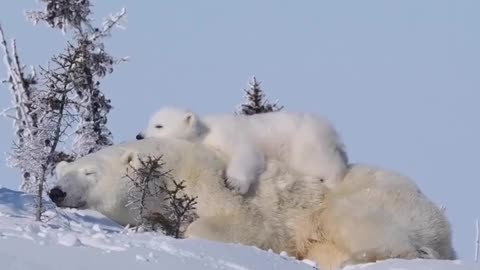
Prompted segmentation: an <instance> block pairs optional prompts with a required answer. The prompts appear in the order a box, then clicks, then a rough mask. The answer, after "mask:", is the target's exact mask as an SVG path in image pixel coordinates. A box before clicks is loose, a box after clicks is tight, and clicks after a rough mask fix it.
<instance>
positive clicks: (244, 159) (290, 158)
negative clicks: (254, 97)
mask: <svg viewBox="0 0 480 270" xmlns="http://www.w3.org/2000/svg"><path fill="white" fill-rule="evenodd" d="M144 137H147V138H148V137H155V138H164V137H167V138H168V137H170V138H172V137H173V138H180V139H186V140H189V141H201V142H202V143H204V144H205V145H208V146H210V147H212V148H213V149H215V150H217V151H220V152H221V153H223V154H225V155H226V157H227V158H229V165H228V169H227V181H228V183H229V184H230V185H231V186H232V187H233V188H235V189H237V190H238V191H239V192H240V193H242V194H245V193H247V192H248V190H249V188H250V187H251V186H252V184H254V183H255V181H257V180H258V177H259V175H260V174H262V172H263V171H264V170H265V164H266V160H270V159H276V160H280V161H283V162H284V163H285V164H289V166H291V167H292V169H294V170H297V171H298V172H299V173H301V174H303V175H307V176H311V177H312V178H311V180H313V181H323V182H324V183H325V184H326V185H327V186H329V187H332V186H334V185H336V184H337V183H338V182H339V181H340V180H341V179H342V178H343V176H344V174H345V172H346V168H347V163H348V160H347V155H346V153H345V151H344V145H343V143H342V141H341V140H340V137H339V135H338V134H337V132H336V130H335V128H334V127H333V126H332V125H331V124H330V123H329V122H328V121H327V120H326V119H322V118H320V117H319V116H316V115H313V114H306V113H293V112H285V111H280V112H270V113H262V114H255V115H250V116H245V115H231V114H225V115H210V116H205V117H199V116H198V115H196V114H195V113H193V112H191V111H190V110H186V109H181V108H175V107H165V108H162V109H161V110H159V111H158V112H156V113H155V114H154V115H153V116H152V117H151V119H150V121H149V124H148V127H147V129H146V130H145V132H144Z"/></svg>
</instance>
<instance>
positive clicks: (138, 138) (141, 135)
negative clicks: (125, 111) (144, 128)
mask: <svg viewBox="0 0 480 270" xmlns="http://www.w3.org/2000/svg"><path fill="white" fill-rule="evenodd" d="M135 139H137V140H143V139H145V136H143V134H142V133H138V134H137V136H136V137H135Z"/></svg>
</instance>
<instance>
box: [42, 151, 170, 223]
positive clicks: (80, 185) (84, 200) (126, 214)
mask: <svg viewBox="0 0 480 270" xmlns="http://www.w3.org/2000/svg"><path fill="white" fill-rule="evenodd" d="M112 150H118V151H112ZM139 166H140V157H139V154H138V153H137V152H136V151H132V150H127V149H119V148H118V147H107V148H105V149H102V150H100V151H99V152H96V153H93V154H89V155H87V156H84V157H82V158H79V159H77V160H76V161H73V162H69V163H68V162H64V161H63V162H60V163H59V164H58V165H57V166H56V168H55V175H56V178H57V182H56V184H55V186H54V187H53V188H52V189H51V190H50V191H49V192H48V195H49V197H50V199H51V200H52V201H53V202H54V203H55V204H56V205H57V206H58V207H66V208H78V209H93V210H96V211H99V212H101V213H103V214H104V215H106V216H108V217H110V218H111V219H113V220H115V221H117V222H118V223H120V224H123V225H125V224H133V223H134V222H136V220H135V216H134V215H135V214H134V212H133V210H132V209H130V207H129V206H128V202H129V201H128V200H129V197H128V196H129V195H128V192H129V190H130V188H131V186H132V185H133V182H132V181H131V180H129V178H128V177H127V175H129V176H132V175H133V173H134V171H135V169H137V168H139ZM157 200H158V201H160V202H161V201H162V200H164V199H163V198H162V196H158V198H156V200H155V202H150V203H157V204H158V205H161V203H160V204H159V203H158V202H157Z"/></svg>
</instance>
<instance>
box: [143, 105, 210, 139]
mask: <svg viewBox="0 0 480 270" xmlns="http://www.w3.org/2000/svg"><path fill="white" fill-rule="evenodd" d="M201 133H202V125H201V123H200V122H199V120H198V117H197V115H196V114H195V113H193V112H192V111H190V110H187V109H182V108H175V107H165V108H162V109H161V110H159V111H157V112H156V113H155V114H154V115H153V116H152V117H151V118H150V121H149V123H148V126H147V128H146V129H145V131H143V132H140V133H139V134H138V135H137V137H136V138H137V140H141V139H144V138H177V139H184V140H189V141H195V140H196V139H198V138H199V137H200V136H201Z"/></svg>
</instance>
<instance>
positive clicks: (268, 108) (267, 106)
mask: <svg viewBox="0 0 480 270" xmlns="http://www.w3.org/2000/svg"><path fill="white" fill-rule="evenodd" d="M260 84H261V82H260V81H257V79H256V78H255V76H254V77H253V78H252V80H251V81H250V82H249V87H248V88H247V89H244V91H245V103H243V104H240V106H239V108H238V109H237V112H236V113H237V114H243V115H252V114H258V113H266V112H276V111H280V110H281V109H283V106H279V105H278V104H277V102H275V103H269V102H268V100H267V98H266V96H265V93H264V91H263V90H262V88H261V87H260Z"/></svg>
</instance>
